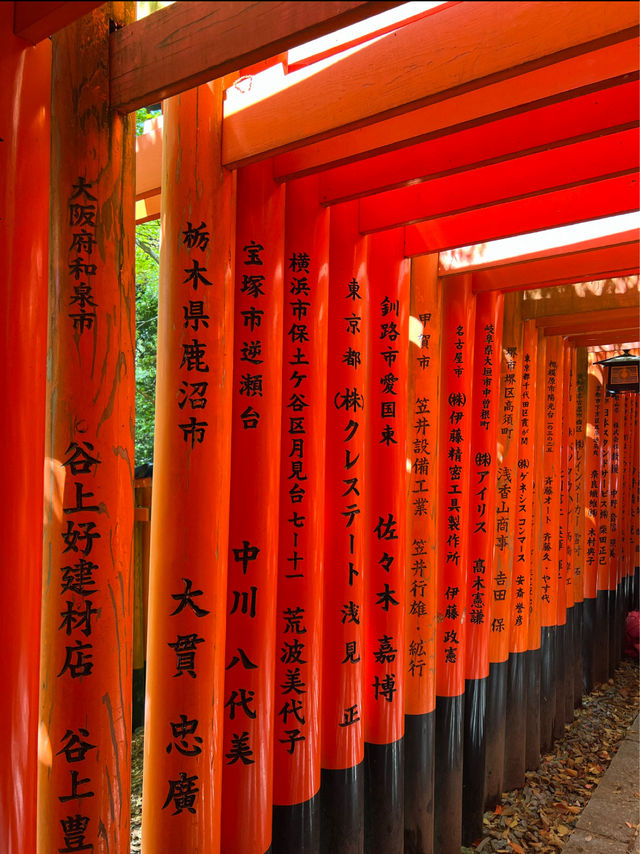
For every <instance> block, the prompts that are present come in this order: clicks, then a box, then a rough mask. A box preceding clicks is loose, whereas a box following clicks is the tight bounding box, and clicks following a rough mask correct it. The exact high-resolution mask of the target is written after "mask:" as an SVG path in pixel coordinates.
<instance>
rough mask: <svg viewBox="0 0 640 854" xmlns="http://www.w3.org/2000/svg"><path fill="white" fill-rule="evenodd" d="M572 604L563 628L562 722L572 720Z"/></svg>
mask: <svg viewBox="0 0 640 854" xmlns="http://www.w3.org/2000/svg"><path fill="white" fill-rule="evenodd" d="M574 623H575V620H574V611H573V606H572V607H571V608H567V623H566V626H565V629H564V722H565V724H570V723H572V722H573V711H574V705H573V654H574V650H575V646H574V642H573V632H574Z"/></svg>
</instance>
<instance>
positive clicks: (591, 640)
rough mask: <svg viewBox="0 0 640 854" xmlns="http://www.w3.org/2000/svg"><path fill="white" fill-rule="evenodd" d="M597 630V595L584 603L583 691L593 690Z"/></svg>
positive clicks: (587, 692)
mask: <svg viewBox="0 0 640 854" xmlns="http://www.w3.org/2000/svg"><path fill="white" fill-rule="evenodd" d="M595 631H596V600H595V597H593V598H588V599H585V600H584V602H583V603H582V693H583V694H590V693H591V691H592V690H593V656H594V648H595V647H594V644H595Z"/></svg>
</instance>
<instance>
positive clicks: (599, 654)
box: [593, 383, 612, 683]
mask: <svg viewBox="0 0 640 854" xmlns="http://www.w3.org/2000/svg"><path fill="white" fill-rule="evenodd" d="M611 403H612V399H611V397H609V396H608V395H607V394H606V393H605V386H604V383H603V386H602V401H601V429H600V501H599V507H598V537H597V547H596V554H597V561H598V582H597V583H598V594H597V597H596V620H595V646H594V661H593V678H594V681H595V682H597V683H598V682H600V683H601V682H606V680H607V679H608V678H609V525H610V518H609V511H610V508H609V500H610V496H609V489H610V486H609V484H610V480H611Z"/></svg>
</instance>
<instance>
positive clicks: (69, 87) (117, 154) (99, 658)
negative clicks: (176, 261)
mask: <svg viewBox="0 0 640 854" xmlns="http://www.w3.org/2000/svg"><path fill="white" fill-rule="evenodd" d="M132 6H133V4H105V5H104V6H102V7H100V9H98V10H97V11H95V12H93V13H92V14H90V15H86V16H85V17H83V18H81V19H80V20H78V21H77V22H76V23H74V24H72V25H71V26H69V27H67V28H66V29H64V30H62V31H61V32H59V33H57V34H56V35H55V36H54V37H53V68H52V93H53V97H52V105H51V131H52V133H51V175H52V181H51V255H50V263H51V267H50V296H49V316H50V327H49V342H50V349H49V367H48V389H47V392H48V399H49V401H50V406H49V411H48V414H47V438H46V457H47V464H46V469H45V494H47V495H49V503H48V507H47V508H46V509H47V517H46V520H45V544H44V554H45V565H44V574H43V578H44V585H43V628H42V638H43V644H42V656H41V709H40V711H41V725H40V726H41V742H42V748H43V751H44V756H45V757H46V758H45V760H44V761H42V762H41V764H40V775H39V793H38V794H39V804H38V846H39V851H41V852H42V854H44V852H59V851H64V850H65V849H69V848H72V847H75V848H77V849H79V850H81V849H82V848H87V849H92V850H93V851H95V852H106V851H126V850H127V849H128V845H129V835H130V826H129V824H130V803H131V801H130V783H129V768H130V760H131V750H130V745H131V689H132V651H133V648H132V612H133V573H132V563H133V468H134V447H133V428H134V334H135V330H134V311H133V307H134V304H135V282H134V256H133V238H134V220H133V215H134V137H133V128H134V125H133V121H132V119H131V118H130V117H128V116H125V117H123V116H119V115H116V114H115V113H112V112H111V111H110V109H109V106H108V104H109V74H108V66H109V63H108V56H109V33H110V29H111V27H112V26H113V24H114V21H119V22H120V23H121V24H122V23H126V22H128V21H131V20H132V17H133V8H132Z"/></svg>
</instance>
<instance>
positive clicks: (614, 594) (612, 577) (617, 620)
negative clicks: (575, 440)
mask: <svg viewBox="0 0 640 854" xmlns="http://www.w3.org/2000/svg"><path fill="white" fill-rule="evenodd" d="M623 407H624V398H623V396H622V395H619V394H616V395H615V396H614V397H612V398H611V409H610V412H611V434H610V442H611V454H610V464H609V532H608V544H607V552H608V564H609V675H613V672H614V670H615V669H616V667H617V665H618V661H619V660H620V640H619V638H620V635H621V634H622V626H621V614H620V607H619V603H620V513H621V502H620V498H621V485H622V479H621V474H622V472H621V467H622V460H621V451H622V445H623V438H622V435H621V432H622V430H623V429H624V421H623V415H624V413H623Z"/></svg>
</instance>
